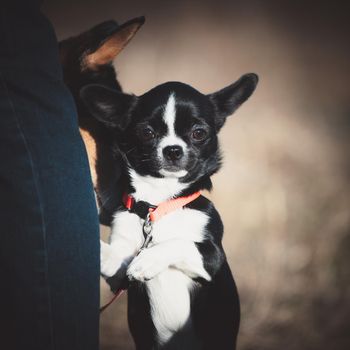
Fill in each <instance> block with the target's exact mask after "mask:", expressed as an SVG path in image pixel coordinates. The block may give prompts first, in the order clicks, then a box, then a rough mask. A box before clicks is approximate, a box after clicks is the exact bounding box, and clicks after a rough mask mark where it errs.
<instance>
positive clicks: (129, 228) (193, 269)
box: [101, 169, 210, 349]
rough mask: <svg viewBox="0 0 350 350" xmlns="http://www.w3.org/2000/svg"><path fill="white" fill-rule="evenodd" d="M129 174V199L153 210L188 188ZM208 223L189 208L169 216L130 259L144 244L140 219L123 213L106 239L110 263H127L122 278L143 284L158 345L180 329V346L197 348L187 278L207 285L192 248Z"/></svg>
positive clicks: (176, 182)
mask: <svg viewBox="0 0 350 350" xmlns="http://www.w3.org/2000/svg"><path fill="white" fill-rule="evenodd" d="M129 173H130V176H131V183H132V185H133V186H134V188H135V190H136V191H135V192H134V193H133V197H134V198H135V199H136V200H143V201H147V202H149V203H152V204H154V205H158V204H159V203H161V202H163V201H165V200H168V199H169V198H172V197H174V196H175V195H176V194H178V193H180V192H181V191H182V190H183V189H184V188H185V187H186V186H188V185H185V184H182V183H181V182H179V179H178V178H176V177H168V178H161V179H160V178H153V177H151V176H140V175H139V174H137V173H136V172H135V171H134V170H132V169H131V170H130V171H129ZM208 219H209V218H208V216H207V215H206V214H205V213H204V212H201V211H199V210H194V209H189V208H180V209H177V210H174V211H173V212H170V213H169V214H167V215H165V216H163V217H162V218H161V219H159V220H158V221H156V222H154V223H153V226H152V241H151V243H150V245H149V247H148V248H147V249H145V250H143V251H142V252H141V253H140V254H139V255H138V256H136V257H135V258H133V257H134V256H135V254H136V253H137V251H138V250H139V249H140V247H141V246H142V243H143V241H144V237H143V231H142V226H143V220H141V219H140V218H139V217H138V216H137V215H136V214H133V213H129V212H127V211H124V212H119V213H116V215H115V218H114V221H113V225H112V233H111V237H110V248H111V250H113V251H114V253H113V254H110V256H111V257H112V258H113V257H114V261H112V260H113V259H112V258H111V259H110V261H111V263H112V264H114V265H113V267H114V266H126V265H128V264H129V263H130V261H131V260H132V261H131V263H130V265H129V267H128V270H127V274H128V276H129V278H133V279H136V280H139V281H142V282H144V283H145V284H146V288H147V291H148V296H149V299H150V305H151V316H152V320H153V323H154V325H155V328H156V330H157V334H158V340H159V342H160V343H165V342H167V341H168V340H169V339H170V338H171V337H172V336H173V335H174V333H176V332H178V331H180V330H181V331H183V329H184V327H185V330H186V337H182V341H185V342H186V344H183V345H186V348H191V349H196V348H197V346H196V342H195V337H194V333H193V332H191V319H190V291H191V287H192V285H193V280H192V278H194V277H201V278H204V279H207V280H210V276H209V274H208V273H207V272H206V270H205V269H204V265H203V261H202V256H201V254H200V253H199V251H198V249H197V247H196V245H195V243H199V242H202V241H203V240H204V239H205V235H206V231H205V229H206V225H207V223H208ZM101 258H103V254H102V256H101ZM110 271H113V269H110ZM114 273H115V271H114ZM179 346H180V345H179ZM182 347H183V346H180V348H182Z"/></svg>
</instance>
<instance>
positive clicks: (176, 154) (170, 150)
mask: <svg viewBox="0 0 350 350" xmlns="http://www.w3.org/2000/svg"><path fill="white" fill-rule="evenodd" d="M163 154H164V157H165V158H166V159H167V160H173V161H174V160H179V159H181V158H182V156H183V154H184V152H183V150H182V147H181V146H177V145H174V146H167V147H165V148H164V149H163Z"/></svg>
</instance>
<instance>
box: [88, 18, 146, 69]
mask: <svg viewBox="0 0 350 350" xmlns="http://www.w3.org/2000/svg"><path fill="white" fill-rule="evenodd" d="M141 25H142V24H141V23H132V24H130V25H128V26H126V27H125V28H122V29H120V30H119V31H118V32H117V33H115V34H114V35H113V36H111V37H110V38H109V39H108V40H106V41H105V42H104V43H103V44H102V45H101V46H100V47H99V48H98V49H97V50H96V51H95V52H93V53H91V54H89V55H87V56H86V57H85V58H84V60H83V63H82V70H84V69H87V68H89V69H93V70H96V69H97V68H98V67H99V66H101V65H105V64H108V63H110V62H112V61H113V59H114V58H115V57H116V56H117V55H118V54H119V52H120V51H122V50H123V48H124V47H125V46H126V45H127V44H128V42H129V41H130V40H131V39H132V38H133V37H134V35H135V34H136V32H137V31H138V29H139V28H140V26H141Z"/></svg>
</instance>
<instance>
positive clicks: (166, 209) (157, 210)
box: [100, 191, 201, 313]
mask: <svg viewBox="0 0 350 350" xmlns="http://www.w3.org/2000/svg"><path fill="white" fill-rule="evenodd" d="M200 195H201V192H200V191H198V192H195V193H192V194H190V195H188V196H183V197H178V198H173V199H169V200H167V201H165V202H162V203H160V204H159V205H157V206H156V205H152V204H150V203H148V202H145V201H136V200H135V198H134V197H133V196H132V195H130V194H124V196H123V204H124V206H125V208H126V209H128V211H129V212H130V213H134V214H136V215H138V216H139V217H140V218H141V219H143V220H145V221H144V223H143V226H142V232H143V236H144V241H143V244H142V246H141V248H140V249H139V250H138V252H137V254H136V256H137V255H139V254H140V253H141V252H142V251H143V250H144V249H146V248H147V247H148V246H149V244H150V243H151V241H152V238H153V236H152V231H153V223H154V222H156V221H158V220H160V219H161V218H162V217H163V216H165V215H167V214H169V213H171V212H172V211H175V210H177V209H181V208H183V207H184V206H185V205H187V204H189V203H191V202H193V201H194V200H195V199H197V198H198V197H199V196H200ZM125 291H126V288H119V289H117V291H116V292H115V295H114V296H113V298H112V299H111V300H110V301H109V302H108V303H107V304H105V305H103V306H102V307H101V308H100V313H102V312H103V311H104V310H106V309H107V308H108V306H110V305H111V304H112V303H113V302H114V301H115V300H117V299H118V298H119V297H120V296H121V295H122V294H123V293H124V292H125Z"/></svg>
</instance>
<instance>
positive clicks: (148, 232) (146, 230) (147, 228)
mask: <svg viewBox="0 0 350 350" xmlns="http://www.w3.org/2000/svg"><path fill="white" fill-rule="evenodd" d="M152 230H153V223H152V221H151V214H150V213H148V214H147V216H146V219H145V222H144V223H143V227H142V231H143V236H144V237H145V240H144V242H143V244H142V247H141V248H140V249H139V251H138V253H137V255H139V254H140V252H141V251H142V250H144V249H146V248H147V247H148V245H149V244H150V243H151V241H152Z"/></svg>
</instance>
